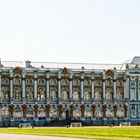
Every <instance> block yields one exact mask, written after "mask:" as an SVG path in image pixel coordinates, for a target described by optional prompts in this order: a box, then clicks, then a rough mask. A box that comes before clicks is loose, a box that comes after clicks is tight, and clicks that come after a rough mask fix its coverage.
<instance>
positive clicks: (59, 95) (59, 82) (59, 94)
mask: <svg viewBox="0 0 140 140" xmlns="http://www.w3.org/2000/svg"><path fill="white" fill-rule="evenodd" d="M60 79H61V75H60V73H59V74H58V100H59V101H60V100H61V81H60Z"/></svg>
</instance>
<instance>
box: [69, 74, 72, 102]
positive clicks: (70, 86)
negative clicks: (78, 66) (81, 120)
mask: <svg viewBox="0 0 140 140" xmlns="http://www.w3.org/2000/svg"><path fill="white" fill-rule="evenodd" d="M69 91H70V93H69V98H70V100H72V73H70V81H69Z"/></svg>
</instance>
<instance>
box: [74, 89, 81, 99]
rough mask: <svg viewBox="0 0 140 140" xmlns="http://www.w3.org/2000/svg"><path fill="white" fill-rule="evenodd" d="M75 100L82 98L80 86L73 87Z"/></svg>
mask: <svg viewBox="0 0 140 140" xmlns="http://www.w3.org/2000/svg"><path fill="white" fill-rule="evenodd" d="M73 100H75V101H78V100H80V90H79V89H78V88H74V89H73Z"/></svg>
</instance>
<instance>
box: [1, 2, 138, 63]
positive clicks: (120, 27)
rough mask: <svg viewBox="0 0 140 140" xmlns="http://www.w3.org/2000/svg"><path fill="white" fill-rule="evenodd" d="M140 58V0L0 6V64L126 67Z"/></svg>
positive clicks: (3, 3) (14, 3) (12, 3)
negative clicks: (94, 64)
mask: <svg viewBox="0 0 140 140" xmlns="http://www.w3.org/2000/svg"><path fill="white" fill-rule="evenodd" d="M134 56H140V0H0V58H1V60H14V61H19V60H21V61H26V60H30V61H45V62H75V63H82V62H83V63H113V64H114V63H115V64H117V63H122V62H124V61H125V60H128V59H129V58H132V57H134Z"/></svg>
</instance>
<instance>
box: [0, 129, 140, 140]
mask: <svg viewBox="0 0 140 140" xmlns="http://www.w3.org/2000/svg"><path fill="white" fill-rule="evenodd" d="M0 133H13V134H30V135H47V136H64V137H78V138H87V139H96V140H140V127H81V128H80V127H79V128H64V127H63V128H34V129H31V128H22V129H18V128H0Z"/></svg>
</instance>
